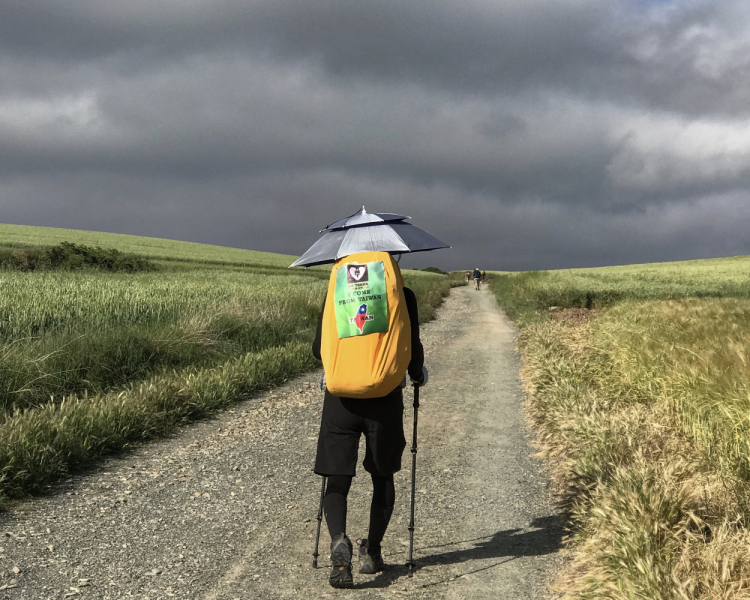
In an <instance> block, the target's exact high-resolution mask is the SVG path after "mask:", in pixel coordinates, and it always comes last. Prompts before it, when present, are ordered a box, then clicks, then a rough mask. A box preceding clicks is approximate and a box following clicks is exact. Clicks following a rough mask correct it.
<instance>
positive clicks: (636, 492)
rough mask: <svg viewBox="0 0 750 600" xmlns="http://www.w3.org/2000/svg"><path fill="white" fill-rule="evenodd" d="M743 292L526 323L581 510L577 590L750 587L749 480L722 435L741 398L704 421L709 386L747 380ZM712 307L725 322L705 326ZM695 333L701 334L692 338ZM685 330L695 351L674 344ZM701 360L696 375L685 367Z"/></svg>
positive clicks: (566, 582) (660, 595) (706, 593)
mask: <svg viewBox="0 0 750 600" xmlns="http://www.w3.org/2000/svg"><path fill="white" fill-rule="evenodd" d="M706 302H709V305H706V304H705V303H706ZM736 302H737V301H729V303H728V304H724V303H723V301H721V300H710V301H705V300H703V301H699V300H686V301H680V302H678V303H675V302H667V303H649V304H648V305H647V306H644V304H642V303H641V304H633V305H622V306H620V307H618V308H615V309H612V310H611V311H603V314H601V315H599V316H598V317H597V318H596V319H595V320H594V321H593V322H592V321H591V320H589V319H586V320H583V319H573V320H570V319H569V320H559V321H554V320H548V321H544V322H539V323H537V324H534V325H531V326H529V327H528V328H527V329H525V330H524V331H523V332H522V334H521V337H520V339H519V345H520V347H521V349H522V350H523V355H524V368H523V378H524V381H525V386H526V389H527V392H528V397H529V400H528V410H529V415H530V418H531V419H532V421H533V423H534V427H535V430H536V431H537V433H538V444H539V447H540V450H541V454H542V455H543V456H544V457H546V458H548V459H549V461H550V465H551V470H552V473H553V476H554V478H555V481H556V484H557V485H556V487H557V490H558V494H559V499H560V502H561V504H562V506H563V507H564V508H565V510H566V511H567V512H568V514H569V516H570V523H571V537H570V542H571V548H572V549H573V556H574V559H573V561H572V562H571V564H570V565H569V567H568V568H567V569H566V571H565V572H564V573H563V574H562V575H561V577H560V579H559V581H558V588H559V589H560V590H561V591H562V592H563V594H564V597H565V598H566V599H574V598H575V599H594V598H611V599H617V600H620V599H636V598H637V599H646V598H648V599H653V600H662V599H664V600H667V599H669V600H672V599H674V600H677V599H679V600H687V599H696V600H697V599H708V598H712V599H713V598H717V599H718V598H720V599H727V600H728V599H729V598H748V597H750V546H748V542H749V541H750V537H748V532H747V530H746V524H747V523H746V518H747V506H748V503H747V498H748V495H749V492H748V482H747V480H746V479H745V477H744V476H743V474H744V470H743V468H739V469H738V468H728V467H729V466H730V465H731V464H733V463H732V460H734V458H736V454H735V452H736V448H737V447H739V446H738V445H737V442H736V441H735V442H734V443H728V442H726V443H719V442H718V436H719V435H723V434H724V433H725V432H726V431H728V430H729V429H728V425H727V423H730V422H732V421H733V420H734V419H735V415H736V414H737V411H725V412H724V413H722V415H723V419H724V420H725V421H726V422H725V423H723V424H722V423H720V422H719V421H720V420H721V419H713V420H706V419H705V418H702V417H701V418H697V420H693V417H695V416H696V415H697V416H698V417H700V415H703V414H704V413H703V412H702V411H703V410H705V409H706V407H711V406H715V404H713V403H711V402H710V401H705V400H704V401H701V400H700V398H702V396H701V394H702V392H703V391H705V390H706V389H712V386H713V385H714V384H715V383H716V382H722V381H723V382H726V384H727V385H728V388H729V389H733V390H737V386H738V383H737V381H736V380H735V379H734V377H735V376H737V374H736V372H734V371H732V369H740V368H741V365H743V361H742V357H743V356H744V345H743V341H742V339H741V338H742V336H741V334H740V333H739V332H740V330H741V327H739V326H738V319H739V320H741V319H742V318H744V315H745V313H744V311H742V310H739V307H738V305H737V304H736ZM678 315H680V318H679V319H677V316H678ZM706 315H712V316H713V317H715V316H721V319H720V320H721V321H722V324H721V325H720V326H718V327H716V328H711V327H708V328H706V322H707V320H706V318H705V317H706ZM731 315H734V317H735V318H734V325H733V323H732V320H733V319H732V318H730V317H731ZM714 320H715V319H713V318H712V319H709V320H708V322H712V321H714ZM676 321H677V324H675V322H676ZM691 324H692V325H691ZM636 325H637V326H636ZM693 327H695V328H696V329H695V330H694V331H693V330H692V328H693ZM664 328H666V331H665V330H664ZM732 331H734V332H737V333H736V337H731V336H729V337H726V336H727V334H728V333H729V332H732ZM667 332H672V333H671V334H670V335H667ZM693 335H695V336H697V338H698V339H699V340H700V342H698V341H697V340H693V341H692V342H689V343H688V340H687V339H682V338H684V337H687V338H691V336H693ZM678 338H679V339H682V342H683V343H685V344H686V346H685V348H686V350H685V351H684V352H683V351H679V352H677V353H675V352H674V348H676V347H677V346H679V343H678ZM724 340H728V342H727V343H725V344H722V343H719V342H720V341H724ZM696 343H697V344H698V346H696ZM695 347H699V348H700V349H702V350H705V352H703V354H702V357H701V358H700V359H699V358H697V357H696V356H695V355H700V354H701V353H700V352H695V351H694V350H692V348H695ZM730 348H731V350H730ZM709 350H710V352H709ZM707 357H710V361H711V366H710V367H709V365H708V364H707V362H706V358H707ZM735 357H736V358H735ZM688 365H690V366H691V367H692V369H693V370H692V371H690V373H692V375H691V377H678V376H677V374H678V373H680V372H685V371H686V368H687V366H688ZM742 368H744V366H742ZM727 373H729V375H727V376H726V378H724V375H726V374H727ZM722 374H724V375H722ZM730 383H731V385H730ZM688 392H690V393H688ZM724 392H726V389H724V390H722V392H721V393H724ZM737 396H738V397H739V395H737ZM714 397H718V396H717V395H715V396H714ZM746 397H747V396H746ZM678 399H679V400H680V401H679V402H677V400H678ZM689 399H690V400H692V401H695V404H696V405H697V408H696V409H695V412H691V411H689V410H686V408H687V405H686V403H687V402H688V400H689ZM733 406H735V405H733ZM736 406H737V410H739V405H736ZM689 415H692V416H689ZM732 431H734V432H736V431H737V430H736V428H735V429H732ZM707 439H708V440H711V441H712V444H711V445H710V446H706V445H705V444H704V441H705V440H707ZM720 452H721V453H722V454H721V455H720V456H721V458H719V453H720Z"/></svg>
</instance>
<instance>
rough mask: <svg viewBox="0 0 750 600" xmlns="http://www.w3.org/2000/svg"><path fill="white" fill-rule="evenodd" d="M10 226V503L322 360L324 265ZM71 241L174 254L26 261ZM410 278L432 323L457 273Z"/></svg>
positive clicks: (6, 456) (3, 474)
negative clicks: (110, 263)
mask: <svg viewBox="0 0 750 600" xmlns="http://www.w3.org/2000/svg"><path fill="white" fill-rule="evenodd" d="M0 233H2V235H3V236H4V237H3V239H2V243H4V244H5V245H6V247H12V248H20V249H23V254H21V255H18V256H20V257H21V258H20V259H19V260H21V259H23V260H21V262H22V266H23V267H24V268H23V269H20V270H19V269H18V268H10V267H6V268H4V269H0V289H2V294H1V295H0V505H2V503H3V502H4V501H7V500H8V499H10V498H13V497H18V496H22V495H24V494H27V493H30V492H37V491H40V490H43V489H44V488H45V486H47V485H48V484H49V483H50V482H51V481H53V480H54V479H56V478H58V477H60V476H62V475H65V474H66V473H68V472H70V471H71V470H74V469H76V468H79V467H83V466H86V465H88V464H90V463H92V462H93V461H95V460H97V459H98V458H99V457H101V456H104V455H106V454H108V453H111V452H116V451H120V450H122V449H124V448H127V447H128V446H129V445H130V444H132V443H134V442H137V441H139V440H143V439H148V438H152V437H156V436H159V435H163V434H165V433H167V432H169V431H171V430H173V429H174V427H177V426H179V425H182V424H184V423H187V422H189V421H190V420H191V419H195V418H199V417H202V416H204V415H207V414H210V413H211V412H212V411H215V410H217V409H220V408H221V407H224V406H226V405H228V404H230V403H231V402H234V401H237V400H238V399H241V398H244V397H247V395H249V394H252V393H254V392H256V391H258V390H260V389H263V388H267V387H269V386H271V385H275V384H278V383H281V382H282V381H284V380H285V379H287V378H288V377H290V376H292V375H294V374H295V373H299V372H301V371H304V370H306V369H310V368H312V367H315V366H316V365H317V362H316V361H315V360H314V359H313V358H312V355H311V351H310V342H311V341H312V338H313V335H314V331H315V327H316V324H317V320H318V317H319V314H320V308H321V305H322V302H323V297H324V294H325V290H326V286H327V278H328V275H327V271H326V269H325V268H318V269H292V270H289V269H287V268H286V267H287V266H288V265H289V264H290V263H291V262H292V261H293V260H294V259H295V258H296V257H294V256H285V255H274V254H269V253H262V252H251V251H248V250H238V249H232V248H220V247H216V246H206V245H202V244H191V243H181V242H174V241H168V240H155V239H152V238H138V237H135V236H120V235H113V234H102V233H94V232H79V231H73V230H55V229H48V228H35V227H19V226H2V227H0ZM62 242H66V243H72V244H84V245H86V246H91V247H94V246H101V247H102V248H105V249H107V248H116V249H118V250H120V251H121V252H127V253H136V254H137V256H138V257H142V256H145V257H146V258H147V259H164V258H167V259H174V260H167V261H163V262H159V263H158V264H156V266H155V267H153V268H152V267H150V266H148V264H146V265H145V266H146V267H148V268H146V269H145V270H141V271H138V270H136V271H134V272H119V271H111V270H107V269H106V268H101V266H100V265H99V266H96V265H98V263H96V261H94V263H92V264H94V265H95V266H93V267H92V266H85V265H83V263H81V262H80V261H78V262H76V261H72V262H71V261H70V260H66V261H65V262H63V263H61V264H62V266H61V267H60V268H52V267H50V266H49V264H45V265H46V266H44V267H43V268H41V267H40V268H38V269H35V270H26V266H28V260H26V258H28V256H32V255H36V254H38V253H39V252H43V251H44V248H45V247H47V246H48V245H52V246H53V247H54V248H58V247H61V248H64V246H59V244H61V243H62ZM69 249H70V248H68V250H69ZM84 250H85V249H84ZM34 253H36V254H34ZM94 254H96V253H94ZM103 254H106V252H104V253H103ZM24 257H26V258H24ZM74 258H75V257H74ZM78 258H80V257H78ZM8 264H11V263H8ZM40 264H41V263H40ZM87 264H88V263H87ZM134 264H136V265H137V264H140V263H137V262H136V263H134ZM82 265H83V266H82ZM404 278H405V280H406V281H407V285H409V286H410V287H411V288H412V289H413V290H414V291H415V293H416V294H417V298H418V302H419V308H420V319H421V320H423V321H424V320H429V319H430V318H431V316H432V312H433V310H434V308H435V307H436V306H437V305H439V304H440V302H442V299H443V297H444V296H445V295H446V294H447V293H448V291H449V289H450V287H451V285H453V282H452V281H451V279H450V278H448V277H446V276H443V275H434V274H428V273H423V272H417V271H405V272H404Z"/></svg>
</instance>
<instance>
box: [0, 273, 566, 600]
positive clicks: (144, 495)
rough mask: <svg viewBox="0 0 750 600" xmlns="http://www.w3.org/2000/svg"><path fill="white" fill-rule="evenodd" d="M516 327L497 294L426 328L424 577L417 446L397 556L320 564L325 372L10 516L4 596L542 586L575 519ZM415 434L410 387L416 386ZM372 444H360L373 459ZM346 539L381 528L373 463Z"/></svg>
mask: <svg viewBox="0 0 750 600" xmlns="http://www.w3.org/2000/svg"><path fill="white" fill-rule="evenodd" d="M514 336H515V332H514V330H513V328H512V325H510V324H509V322H508V321H507V319H506V318H505V317H504V316H503V315H502V313H500V312H499V311H498V309H497V307H496V305H495V302H494V299H493V298H492V297H491V294H489V293H488V292H485V291H482V292H476V291H474V290H473V289H471V288H469V287H462V288H456V289H454V290H453V291H452V293H451V295H450V297H449V298H448V299H447V301H446V303H445V304H444V306H443V307H442V308H441V309H440V310H439V313H438V318H437V320H436V321H434V322H432V323H430V324H428V325H426V326H424V328H423V332H422V338H423V341H424V343H425V351H426V355H427V364H428V367H429V369H430V383H429V384H428V385H427V386H426V387H424V388H423V389H422V397H421V404H422V407H421V408H420V413H419V417H420V418H419V454H418V466H417V497H418V504H417V531H416V534H415V540H416V542H415V545H416V548H417V552H416V557H417V563H418V566H419V570H418V572H417V573H416V574H415V576H414V577H413V578H411V579H409V578H408V577H407V576H406V569H405V568H404V567H403V563H404V562H405V560H406V554H407V551H408V531H407V522H408V516H409V514H408V513H409V484H410V469H409V466H410V462H411V455H410V454H409V451H408V447H407V450H406V452H405V454H404V467H405V468H404V469H403V470H402V471H401V472H400V473H398V474H397V476H396V491H397V500H396V509H395V511H394V516H393V520H392V522H391V526H390V528H389V530H388V533H387V534H386V537H385V540H384V542H383V552H384V558H385V559H386V563H388V564H389V568H388V569H387V570H386V571H385V572H383V573H380V574H378V575H375V576H373V575H360V574H359V573H357V571H356V563H355V584H356V588H355V589H354V590H333V589H332V588H331V587H330V586H329V585H328V582H327V578H328V571H329V565H330V563H329V561H328V544H329V539H328V534H327V532H326V531H325V525H324V526H323V529H324V531H323V533H322V535H321V550H322V556H321V560H320V563H321V565H322V568H320V569H318V570H317V571H315V570H313V569H312V568H311V566H310V562H311V553H312V548H313V542H314V535H315V526H316V521H315V513H316V511H317V506H318V499H319V493H320V479H319V478H318V477H317V476H315V475H314V474H313V473H312V471H311V469H312V464H313V461H314V453H315V441H316V436H317V430H318V425H319V421H320V409H321V405H322V394H321V392H320V391H319V390H318V389H317V384H318V381H319V379H320V373H319V372H318V373H310V374H308V375H305V376H303V377H301V378H298V379H295V380H294V381H290V382H289V383H287V384H285V385H284V386H283V387H279V388H277V389H275V390H272V391H271V392H268V393H266V394H263V395H260V396H258V397H256V398H253V399H251V400H247V401H245V402H242V403H238V404H237V405H236V406H235V409H234V410H231V411H228V412H226V413H224V414H222V415H220V416H218V417H217V418H216V419H213V420H210V421H205V422H201V423H198V424H196V425H194V426H192V427H189V428H187V429H185V430H184V431H182V432H180V433H179V434H178V435H175V436H174V437H172V438H170V439H167V440H163V441H160V442H156V443H152V444H148V445H145V446H143V447H141V448H139V449H137V450H136V451H135V452H134V453H132V454H131V455H129V456H126V457H122V458H117V459H111V460H109V461H107V462H106V463H105V464H104V465H103V466H102V467H101V468H100V469H98V470H97V471H94V472H91V473H89V474H86V475H84V476H78V477H76V478H74V479H71V480H69V481H67V482H64V483H63V484H61V485H59V486H57V487H56V488H55V490H54V493H53V494H51V495H50V496H48V497H44V498H37V499H34V500H33V501H30V502H28V503H26V504H24V505H22V506H19V507H17V509H15V510H13V511H9V512H7V513H4V514H0V599H5V598H9V599H20V598H24V599H33V600H41V599H45V598H54V599H59V598H91V599H93V598H96V599H110V598H113V599H114V598H139V599H152V600H154V599H161V598H186V599H187V598H189V599H202V600H240V599H241V600H246V599H256V598H257V599H269V600H270V599H276V598H302V597H306V598H316V599H317V598H328V597H331V598H333V597H342V598H358V599H363V600H364V599H370V598H373V599H374V598H430V599H432V598H438V599H440V598H446V599H447V598H470V599H482V598H488V599H489V598H492V599H496V598H508V599H510V598H513V599H518V600H521V599H531V598H544V597H546V596H547V595H548V592H547V591H546V582H547V579H548V574H549V573H550V572H551V571H552V570H553V569H554V568H555V565H556V564H557V562H558V560H559V558H558V556H559V555H558V554H557V551H558V548H559V546H560V540H561V537H562V529H561V527H560V524H559V520H558V518H557V516H556V515H555V510H554V508H553V506H552V505H551V503H550V502H549V500H548V494H547V491H546V486H547V479H546V477H545V476H544V474H543V473H542V470H541V468H540V464H539V462H538V461H537V460H535V459H532V458H530V454H531V452H532V450H531V449H530V447H529V445H528V440H527V435H526V429H525V425H524V420H523V416H522V413H521V392H520V390H519V387H518V379H517V378H518V364H517V357H516V355H515V353H514V351H513V339H514ZM408 391H409V392H410V390H408ZM406 404H407V409H406V414H407V415H409V417H408V418H407V420H406V423H405V427H406V431H407V440H408V442H409V444H410V443H411V397H410V393H409V394H407V398H406ZM362 455H363V453H362V452H361V456H362ZM359 475H360V476H359V477H357V478H355V480H354V485H353V486H352V491H351V493H350V508H349V535H350V537H352V538H353V539H354V538H357V537H361V536H364V535H366V531H367V516H368V501H369V494H370V480H369V477H368V476H367V474H366V473H365V472H364V470H363V469H362V468H361V466H360V470H359Z"/></svg>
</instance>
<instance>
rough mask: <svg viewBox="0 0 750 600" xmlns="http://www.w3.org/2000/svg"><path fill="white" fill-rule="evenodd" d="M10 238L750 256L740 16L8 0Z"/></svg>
mask: <svg viewBox="0 0 750 600" xmlns="http://www.w3.org/2000/svg"><path fill="white" fill-rule="evenodd" d="M0 14H2V15H3V18H2V19H0V82H2V83H0V209H1V211H2V212H1V214H0V222H8V223H20V224H28V225H45V226H52V227H68V228H76V229H93V230H100V231H112V232H118V233H131V234H136V235H149V236H156V237H167V238H173V239H184V240H189V241H198V242H206V243H211V244H219V245H227V246H236V247H244V248H250V249H254V250H266V251H271V252H282V253H285V254H301V253H302V252H304V251H305V250H306V249H307V248H308V247H309V246H310V245H312V243H313V242H314V241H315V240H316V239H317V238H318V233H317V232H318V230H319V229H321V228H322V227H323V226H325V225H327V224H328V223H330V222H332V221H335V220H337V219H340V218H343V217H345V216H347V215H349V214H352V213H354V212H355V211H357V210H358V209H359V208H360V207H361V206H362V205H366V207H367V209H368V211H371V212H396V213H401V214H407V215H411V216H412V217H413V220H412V223H413V224H415V225H417V226H421V227H423V228H425V229H427V230H428V231H430V232H431V233H433V234H435V235H436V236H437V237H439V238H441V239H443V240H445V241H446V242H448V243H450V244H451V245H452V246H453V249H451V250H445V251H440V252H438V253H434V254H431V255H423V256H418V255H415V256H414V257H409V259H407V260H406V261H405V263H404V264H405V265H406V266H427V265H436V266H440V267H442V268H446V269H460V268H469V267H473V266H475V265H476V264H479V265H481V266H482V268H486V269H544V268H560V267H577V266H595V265H606V264H621V263H631V262H651V261H664V260H678V259H689V258H704V257H713V256H727V255H735V254H750V235H748V233H747V232H748V231H750V201H749V200H750V3H748V2H747V1H746V0H723V1H721V2H716V1H713V0H710V1H709V0H682V1H676V0H675V1H671V2H670V1H656V2H654V1H650V2H647V1H643V0H606V1H605V0H528V1H517V0H513V1H505V2H497V1H493V2H489V1H487V0H465V1H464V2H460V3H458V2H454V1H448V0H429V1H427V0H382V1H371V0H362V1H361V2H351V1H350V0H325V1H323V2H308V1H303V0H285V1H283V2H278V1H275V0H253V1H244V2H240V1H239V0H210V1H209V0H184V1H181V2H176V1H174V0H161V1H159V0H156V1H154V0H149V1H145V0H131V1H130V2H111V0H78V1H74V2H66V3H51V2H47V1H45V0H25V1H24V2H17V1H15V0H0Z"/></svg>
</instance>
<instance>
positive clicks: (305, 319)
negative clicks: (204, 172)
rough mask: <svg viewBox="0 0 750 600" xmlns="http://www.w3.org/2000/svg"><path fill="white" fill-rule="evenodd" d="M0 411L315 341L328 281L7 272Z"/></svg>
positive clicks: (0, 279) (0, 331)
mask: <svg viewBox="0 0 750 600" xmlns="http://www.w3.org/2000/svg"><path fill="white" fill-rule="evenodd" d="M0 285H2V288H3V289H4V291H5V293H4V294H3V295H2V297H0V342H2V346H0V414H2V412H3V411H7V410H11V409H20V408H25V407H29V406H39V405H41V404H44V403H46V402H48V401H49V400H50V398H52V401H58V400H59V399H60V398H61V397H62V395H65V394H71V393H83V392H89V393H94V394H97V393H103V392H106V391H107V390H110V389H114V388H116V387H118V386H122V385H124V384H126V383H127V382H129V381H131V380H137V379H144V378H146V377H148V376H149V375H151V374H155V373H158V372H159V371H160V370H165V369H177V368H182V367H185V366H188V365H193V366H198V367H206V366H210V365H212V364H218V363H220V362H222V361H225V360H227V359H229V358H231V357H233V356H238V355H240V354H243V353H246V352H257V351H260V350H263V349H265V348H270V347H274V346H280V345H283V344H285V343H287V342H290V341H293V340H309V339H312V335H313V332H314V328H315V323H316V318H317V314H318V312H319V309H320V303H321V302H322V297H323V294H324V292H325V282H323V281H321V280H318V279H314V278H309V277H305V276H297V275H287V276H262V275H253V274H240V273H232V272H224V271H221V270H193V271H185V272H178V273H169V272H161V273H138V274H131V275H124V274H109V273H106V274H105V273H88V272H86V273H59V272H40V273H36V272H34V273H12V272H5V273H0Z"/></svg>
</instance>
